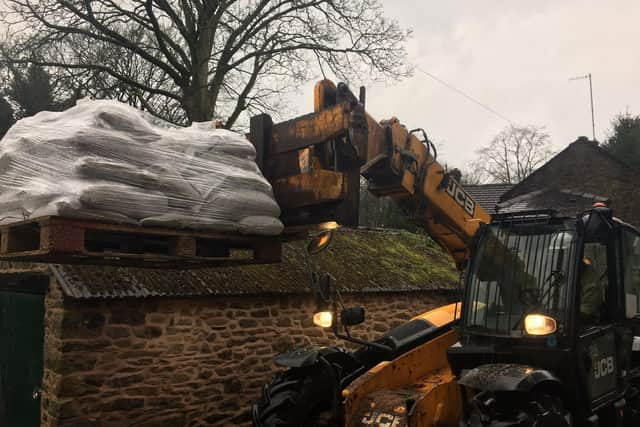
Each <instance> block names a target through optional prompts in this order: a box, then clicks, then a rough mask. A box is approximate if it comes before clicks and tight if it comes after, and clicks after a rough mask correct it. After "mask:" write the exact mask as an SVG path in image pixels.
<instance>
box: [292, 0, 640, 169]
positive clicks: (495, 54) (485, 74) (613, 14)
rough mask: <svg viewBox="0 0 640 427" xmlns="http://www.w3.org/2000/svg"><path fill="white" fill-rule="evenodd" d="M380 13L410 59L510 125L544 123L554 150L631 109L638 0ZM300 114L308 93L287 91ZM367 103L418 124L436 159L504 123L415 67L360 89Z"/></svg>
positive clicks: (636, 97)
mask: <svg viewBox="0 0 640 427" xmlns="http://www.w3.org/2000/svg"><path fill="white" fill-rule="evenodd" d="M383 4H384V7H385V12H386V14H387V15H388V16H390V17H393V18H395V19H398V20H399V22H400V23H401V25H402V26H404V27H409V28H412V29H413V31H414V34H413V38H412V39H411V40H410V42H409V43H408V46H407V48H408V52H409V60H410V61H411V62H412V63H413V64H414V65H416V66H418V67H420V68H422V69H424V70H425V71H427V72H429V73H432V74H434V75H436V76H438V77H439V78H441V79H443V80H445V81H447V82H448V83H450V84H452V85H454V86H456V87H457V88H459V89H461V90H463V91H464V92H466V93H468V94H469V95H471V96H473V97H474V98H476V99H478V100H480V101H482V102H483V103H485V104H487V105H489V106H490V107H491V108H493V109H495V110H496V111H498V112H499V113H501V114H502V115H504V116H506V117H508V118H509V119H511V120H513V121H514V122H515V123H516V124H533V125H541V126H546V128H547V130H548V132H549V133H550V135H551V138H552V141H553V144H554V146H555V147H556V149H558V150H559V149H562V148H564V147H566V145H567V144H569V143H570V142H571V141H573V140H575V139H576V137H577V136H579V135H586V136H589V137H591V112H590V108H589V84H588V81H587V80H578V81H569V80H568V79H569V77H573V76H577V75H584V74H587V73H591V74H592V76H593V91H594V98H595V116H596V138H597V139H599V140H602V139H603V138H604V137H605V135H606V134H607V132H608V130H609V129H610V122H611V119H612V118H613V117H614V116H615V115H616V114H617V113H620V112H624V111H626V110H627V109H628V110H629V112H631V113H634V114H640V1H638V0H624V1H622V0H616V1H602V0H599V1H585V0H570V1H569V0H563V1H554V0H536V1H528V2H524V1H506V0H504V1H499V0H491V1H489V0H483V1H476V0H473V1H472V0H466V1H454V0H448V1H438V2H436V1H424V0H383ZM295 103H296V105H298V110H299V113H303V112H308V111H309V110H310V108H311V107H312V91H311V89H310V88H309V89H306V90H305V91H304V93H303V94H301V95H300V96H297V97H295ZM367 110H368V111H369V112H370V113H371V114H373V115H374V117H376V118H377V119H382V118H388V117H390V116H397V117H398V118H399V119H400V121H401V122H403V123H405V124H406V125H407V126H408V127H424V128H425V129H426V130H427V132H428V134H429V136H430V138H431V139H432V140H434V141H435V142H436V143H437V144H438V146H439V147H440V152H441V154H440V159H441V160H442V161H443V162H447V163H449V164H453V165H455V166H465V165H466V164H467V163H468V162H471V161H473V159H474V150H476V149H477V148H479V147H481V146H483V145H486V144H487V143H488V142H489V141H490V140H491V138H492V136H493V135H495V134H496V133H498V132H499V131H500V130H501V129H502V128H503V127H504V126H505V125H506V124H507V123H506V122H505V121H504V120H502V119H500V118H498V117H496V116H495V115H493V114H491V113H489V112H487V111H485V110H484V109H482V108H481V107H479V106H477V105H475V104H473V103H471V102H469V101H468V100H466V99H464V98H463V97H461V96H460V95H458V94H456V93H455V92H453V91H452V90H450V89H447V88H446V87H444V86H443V85H441V84H440V83H438V82H436V81H434V80H433V79H431V78H430V77H428V76H426V75H424V74H422V73H421V72H420V71H418V70H416V71H415V73H414V76H413V77H411V78H408V79H406V80H404V81H402V82H399V83H394V84H392V85H384V84H379V85H372V86H368V87H367Z"/></svg>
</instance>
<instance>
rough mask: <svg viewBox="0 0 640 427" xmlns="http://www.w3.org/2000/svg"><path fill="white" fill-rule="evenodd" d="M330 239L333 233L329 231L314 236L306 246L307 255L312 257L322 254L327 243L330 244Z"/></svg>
mask: <svg viewBox="0 0 640 427" xmlns="http://www.w3.org/2000/svg"><path fill="white" fill-rule="evenodd" d="M332 239H333V233H332V232H331V230H323V231H321V232H320V233H318V234H316V235H315V236H314V237H313V238H312V239H311V241H310V242H309V244H308V245H307V253H309V255H314V254H317V253H318V252H322V251H323V250H325V249H326V248H327V247H328V246H329V243H331V240H332Z"/></svg>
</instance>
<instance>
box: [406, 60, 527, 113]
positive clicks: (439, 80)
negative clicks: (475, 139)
mask: <svg viewBox="0 0 640 427" xmlns="http://www.w3.org/2000/svg"><path fill="white" fill-rule="evenodd" d="M413 67H414V68H415V69H416V70H418V71H420V72H421V73H422V74H424V75H426V76H427V77H431V78H432V79H433V80H435V81H437V82H438V83H440V84H441V85H443V86H445V87H446V88H448V89H450V90H452V91H454V92H455V93H457V94H458V95H460V96H462V97H464V98H466V99H467V100H468V101H471V102H473V103H474V104H476V105H478V106H479V107H481V108H483V109H485V110H486V111H488V112H490V113H491V114H493V115H494V116H496V117H499V118H501V119H502V120H504V121H506V122H507V123H509V124H511V125H513V124H515V122H514V121H513V120H511V119H510V118H508V117H507V116H505V115H504V114H501V113H499V112H497V111H496V110H494V109H493V108H491V107H490V106H488V105H487V104H485V103H483V102H480V101H478V100H477V99H475V98H474V97H473V96H471V95H468V94H467V93H465V92H464V91H462V90H461V89H458V88H457V87H455V86H454V85H452V84H451V83H448V82H446V81H444V80H442V79H441V78H440V77H437V76H435V75H433V74H431V73H430V72H428V71H425V70H423V69H422V68H420V67H418V66H417V65H414V66H413Z"/></svg>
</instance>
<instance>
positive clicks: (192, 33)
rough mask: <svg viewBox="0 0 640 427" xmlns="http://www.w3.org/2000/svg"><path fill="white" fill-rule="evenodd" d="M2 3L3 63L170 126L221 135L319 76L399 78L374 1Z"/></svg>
mask: <svg viewBox="0 0 640 427" xmlns="http://www.w3.org/2000/svg"><path fill="white" fill-rule="evenodd" d="M5 3H6V5H7V8H8V10H9V11H8V13H6V14H5V15H4V17H3V21H4V24H5V25H6V27H7V28H9V30H10V33H12V34H13V37H12V38H11V40H10V43H9V44H5V46H4V48H3V53H4V56H5V58H9V60H10V61H12V62H14V63H30V64H36V65H41V66H46V67H56V68H60V69H62V70H64V73H62V74H65V73H66V74H65V75H66V78H68V79H70V80H69V81H75V82H76V83H79V82H83V81H84V82H85V83H86V82H87V81H89V82H90V83H91V84H92V86H91V87H93V88H98V89H96V90H97V91H98V92H99V91H100V90H105V91H109V90H111V91H115V92H116V93H119V94H121V95H123V96H125V94H126V97H130V98H132V99H129V100H128V101H129V102H132V103H135V104H139V105H140V106H142V107H144V108H145V109H147V110H149V111H150V112H151V113H152V114H155V115H157V116H162V117H164V118H168V119H169V120H172V121H176V122H190V121H204V120H211V119H212V118H222V119H224V121H225V123H226V126H227V127H231V126H232V125H233V124H234V123H235V122H236V121H237V119H238V117H239V116H240V115H241V114H242V113H243V112H245V111H247V110H249V111H274V110H275V111H277V110H278V109H279V108H280V107H281V105H279V104H278V101H279V100H281V99H282V93H283V92H284V91H288V90H291V89H292V88H295V86H296V85H297V84H299V83H300V82H303V81H307V80H309V79H310V78H312V77H314V76H315V75H317V74H319V73H320V72H321V73H322V74H324V73H325V72H328V73H331V74H333V75H335V77H337V78H339V79H342V80H349V79H350V78H354V77H356V76H357V77H359V78H362V77H363V76H368V77H370V76H376V77H379V78H399V77H402V76H405V75H408V74H409V73H410V68H409V67H408V66H407V63H406V52H405V49H404V42H405V41H406V39H407V37H408V36H409V33H408V32H407V31H403V30H402V29H401V28H400V27H399V25H398V23H397V22H396V21H394V20H390V19H387V18H385V17H384V15H383V13H382V6H381V5H380V3H379V1H378V0H226V1H224V0H128V1H119V0H7V1H6V2H5ZM314 73H315V75H314ZM118 86H120V88H118ZM180 113H181V114H182V115H181V114H180Z"/></svg>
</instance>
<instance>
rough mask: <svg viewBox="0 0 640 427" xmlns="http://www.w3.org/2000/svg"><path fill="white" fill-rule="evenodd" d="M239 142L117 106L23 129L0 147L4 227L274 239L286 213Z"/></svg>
mask: <svg viewBox="0 0 640 427" xmlns="http://www.w3.org/2000/svg"><path fill="white" fill-rule="evenodd" d="M254 159H255V149H254V147H253V145H251V143H250V142H249V141H247V140H246V139H245V138H244V137H243V136H242V135H238V134H236V133H234V132H230V131H227V130H224V129H215V127H214V126H213V125H212V124H211V123H195V124H193V125H192V126H190V127H188V128H177V127H172V126H170V125H168V124H166V125H165V124H162V123H159V122H158V120H157V119H155V118H153V119H151V118H150V117H148V116H147V115H146V113H144V112H141V111H139V110H137V109H135V108H133V107H130V106H128V105H125V104H122V103H119V102H115V101H92V100H81V101H80V102H78V105H76V106H75V107H73V108H71V109H69V110H67V111H63V112H42V113H39V114H37V115H35V116H33V117H29V118H25V119H22V120H20V121H19V122H18V123H16V125H14V126H13V127H12V128H11V129H10V130H9V132H8V133H7V134H6V135H5V137H4V138H3V139H2V141H1V142H0V224H7V223H10V222H15V221H20V220H24V219H28V218H36V217H41V216H46V215H60V216H64V217H72V218H88V219H98V220H107V221H112V222H118V223H128V224H140V225H148V226H162V227H172V228H191V229H196V230H212V231H224V232H240V233H243V234H259V235H277V234H279V233H280V232H281V231H282V228H283V226H282V223H281V222H280V220H279V219H278V217H279V216H280V208H279V207H278V205H277V203H276V202H275V200H274V198H273V192H272V189H271V185H270V184H269V182H268V181H267V180H266V179H265V178H264V177H263V176H262V174H261V173H260V170H259V169H258V167H257V165H256V163H255V161H254Z"/></svg>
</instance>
